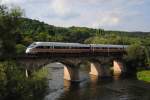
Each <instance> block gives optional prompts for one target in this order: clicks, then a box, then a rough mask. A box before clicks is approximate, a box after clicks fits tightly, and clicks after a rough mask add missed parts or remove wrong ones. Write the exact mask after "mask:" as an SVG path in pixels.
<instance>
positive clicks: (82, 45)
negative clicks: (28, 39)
mask: <svg viewBox="0 0 150 100" xmlns="http://www.w3.org/2000/svg"><path fill="white" fill-rule="evenodd" d="M33 44H36V45H40V46H41V45H42V46H72V47H74V46H75V47H88V46H89V45H87V44H81V43H65V42H34V43H33Z"/></svg>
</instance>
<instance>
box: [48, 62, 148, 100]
mask: <svg viewBox="0 0 150 100" xmlns="http://www.w3.org/2000/svg"><path fill="white" fill-rule="evenodd" d="M48 69H49V75H48V78H49V94H48V95H47V96H46V97H45V100H150V83H146V82H143V81H138V80H137V79H135V78H131V77H128V78H127V77H122V78H120V77H118V76H114V77H112V78H104V79H100V78H98V77H95V76H90V75H89V74H88V70H86V69H84V68H83V69H81V71H80V78H81V82H80V83H72V84H71V83H70V82H68V81H66V80H64V79H63V66H62V65H61V64H59V63H57V64H56V63H55V64H51V65H48Z"/></svg>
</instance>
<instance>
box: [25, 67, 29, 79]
mask: <svg viewBox="0 0 150 100" xmlns="http://www.w3.org/2000/svg"><path fill="white" fill-rule="evenodd" d="M25 76H26V78H28V77H29V74H28V70H27V69H25Z"/></svg>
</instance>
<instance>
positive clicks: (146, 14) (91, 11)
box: [0, 0, 150, 32]
mask: <svg viewBox="0 0 150 100" xmlns="http://www.w3.org/2000/svg"><path fill="white" fill-rule="evenodd" d="M0 4H6V5H8V6H20V7H21V8H22V9H23V10H24V12H25V17H27V18H31V19H37V20H40V21H43V22H45V23H48V24H50V25H55V26H61V27H70V26H81V27H90V28H103V29H106V30H124V31H145V32H147V31H150V0H0Z"/></svg>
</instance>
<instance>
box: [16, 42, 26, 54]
mask: <svg viewBox="0 0 150 100" xmlns="http://www.w3.org/2000/svg"><path fill="white" fill-rule="evenodd" d="M25 50H26V46H24V45H23V44H17V45H16V53H17V54H23V53H25Z"/></svg>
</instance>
